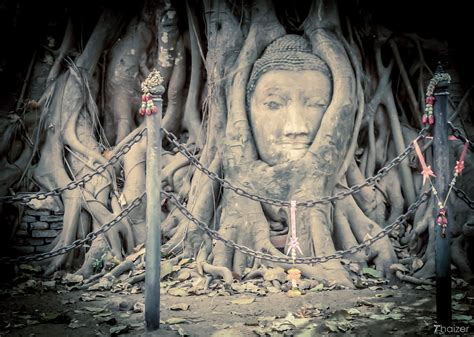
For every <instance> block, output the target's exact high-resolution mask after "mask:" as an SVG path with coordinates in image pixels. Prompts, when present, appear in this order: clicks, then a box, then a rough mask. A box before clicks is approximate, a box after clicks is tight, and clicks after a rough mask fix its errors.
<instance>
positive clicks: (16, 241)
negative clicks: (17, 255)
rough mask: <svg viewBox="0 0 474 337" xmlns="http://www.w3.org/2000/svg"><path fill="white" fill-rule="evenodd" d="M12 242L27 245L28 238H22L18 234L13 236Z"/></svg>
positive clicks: (16, 244)
mask: <svg viewBox="0 0 474 337" xmlns="http://www.w3.org/2000/svg"><path fill="white" fill-rule="evenodd" d="M12 244H13V245H14V246H24V245H26V244H27V243H26V239H24V238H20V237H18V236H15V237H14V238H13V241H12Z"/></svg>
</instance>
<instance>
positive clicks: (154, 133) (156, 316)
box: [145, 86, 164, 331]
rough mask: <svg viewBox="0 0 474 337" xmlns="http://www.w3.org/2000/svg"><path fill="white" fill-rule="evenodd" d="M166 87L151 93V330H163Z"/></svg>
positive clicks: (148, 153)
mask: <svg viewBox="0 0 474 337" xmlns="http://www.w3.org/2000/svg"><path fill="white" fill-rule="evenodd" d="M163 92H164V88H163V87H162V86H158V87H156V88H153V90H152V91H151V92H150V93H151V95H152V98H153V103H154V104H155V106H156V108H157V112H156V113H154V114H152V115H150V116H146V117H145V118H146V126H147V150H146V200H147V202H146V221H147V236H146V255H145V258H146V269H145V273H146V274H145V323H146V328H147V330H149V331H153V330H156V329H159V328H160V261H161V251H160V250H161V206H160V205H161V195H160V192H161V172H160V171H161V163H160V157H161V135H160V132H161V114H162V98H161V95H162V94H163Z"/></svg>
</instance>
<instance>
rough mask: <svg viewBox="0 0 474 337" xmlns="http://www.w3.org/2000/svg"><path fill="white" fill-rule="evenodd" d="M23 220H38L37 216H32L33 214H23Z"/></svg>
mask: <svg viewBox="0 0 474 337" xmlns="http://www.w3.org/2000/svg"><path fill="white" fill-rule="evenodd" d="M21 221H22V222H35V221H36V217H34V216H32V215H24V216H23V219H21Z"/></svg>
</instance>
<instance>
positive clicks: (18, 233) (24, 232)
mask: <svg viewBox="0 0 474 337" xmlns="http://www.w3.org/2000/svg"><path fill="white" fill-rule="evenodd" d="M16 236H30V233H28V232H27V231H25V230H23V229H19V230H17V231H16Z"/></svg>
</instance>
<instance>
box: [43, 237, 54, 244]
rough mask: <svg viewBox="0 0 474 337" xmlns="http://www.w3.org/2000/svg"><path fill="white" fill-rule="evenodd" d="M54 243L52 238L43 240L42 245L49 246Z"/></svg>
mask: <svg viewBox="0 0 474 337" xmlns="http://www.w3.org/2000/svg"><path fill="white" fill-rule="evenodd" d="M53 241H54V238H44V243H45V244H49V243H51V242H53Z"/></svg>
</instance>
